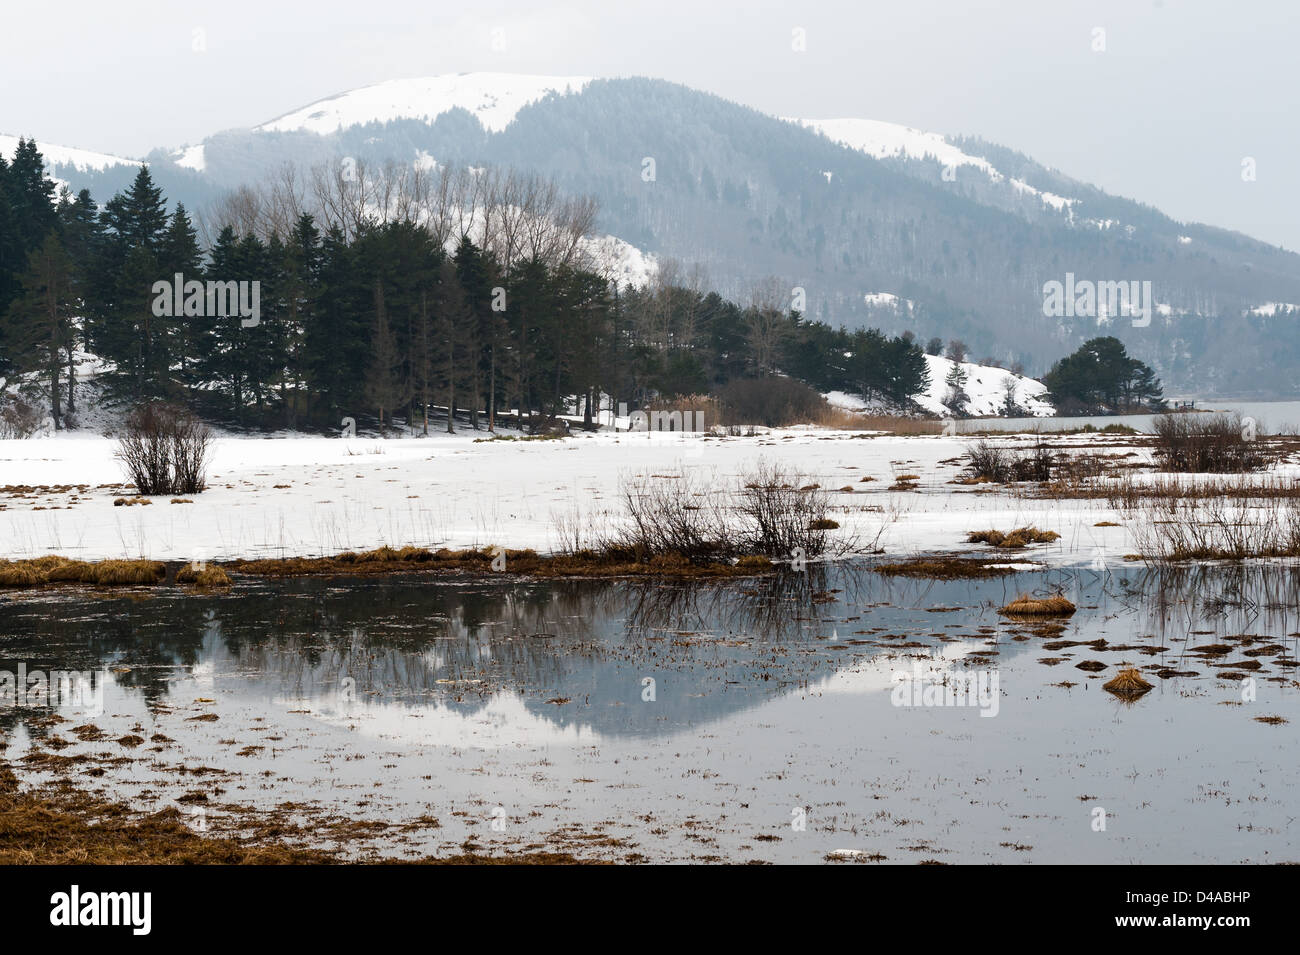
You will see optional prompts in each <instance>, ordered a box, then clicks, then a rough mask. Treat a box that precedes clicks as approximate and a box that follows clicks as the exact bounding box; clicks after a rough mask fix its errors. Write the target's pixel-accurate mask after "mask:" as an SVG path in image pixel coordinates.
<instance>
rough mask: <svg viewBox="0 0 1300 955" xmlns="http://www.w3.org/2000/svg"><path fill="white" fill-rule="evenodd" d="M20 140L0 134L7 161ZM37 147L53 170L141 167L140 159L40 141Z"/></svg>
mask: <svg viewBox="0 0 1300 955" xmlns="http://www.w3.org/2000/svg"><path fill="white" fill-rule="evenodd" d="M19 138H20V137H18V136H7V135H5V134H4V133H0V153H3V154H4V156H5V158H6V159H10V158H12V157H13V154H14V152H15V150H17V149H18V140H19ZM36 146H37V148H38V149H40V151H41V155H42V156H44V157H45V165H46V166H47V167H48V168H50V169H52V170H58V171H72V172H80V173H86V172H103V171H104V170H106V169H110V168H112V167H113V166H133V167H136V168H138V167H139V166H140V160H138V159H125V158H123V157H122V156H112V155H109V154H108V153H97V152H93V151H91V150H89V149H77V148H75V147H72V146H58V145H55V144H53V143H46V142H41V141H39V140H38V141H37V143H36ZM56 178H57V177H56Z"/></svg>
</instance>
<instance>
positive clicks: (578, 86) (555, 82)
mask: <svg viewBox="0 0 1300 955" xmlns="http://www.w3.org/2000/svg"><path fill="white" fill-rule="evenodd" d="M590 81H591V78H590V77H586V76H536V75H529V74H522V73H458V74H455V75H448V76H425V77H418V78H416V79H407V80H390V81H388V82H387V83H379V84H377V85H375V86H366V87H362V88H361V89H357V90H352V91H350V92H347V93H340V94H339V95H337V96H332V97H330V98H328V99H323V100H318V101H317V102H315V103H312V104H311V105H309V106H304V107H303V108H302V109H298V110H294V111H293V112H291V113H286V114H285V115H284V116H281V117H279V118H278V119H273V120H271V121H270V122H268V123H263V124H262V125H261V126H257V127H255V128H256V129H257V130H259V131H263V132H287V131H290V130H305V131H307V132H312V133H320V134H322V135H323V134H328V133H333V132H337V131H338V130H340V129H346V128H347V127H349V126H355V125H358V124H362V123H369V122H374V121H378V122H389V121H391V120H395V119H420V120H424V121H425V122H430V123H431V122H433V121H434V120H435V119H437V118H438V117H439V116H441V115H442V114H443V113H445V112H447V111H448V110H451V109H454V108H456V107H458V106H459V107H460V108H462V109H465V110H468V111H469V112H470V113H472V114H473V115H474V116H476V117H477V118H478V120H479V122H480V123H482V124H483V127H484V128H485V129H487V130H489V131H490V132H494V133H499V132H500V131H501V130H503V129H505V128H506V127H507V126H509V125H510V123H511V122H513V120H514V118H515V115H516V114H517V113H518V112H519V111H520V110H521V109H523V108H524V107H525V106H527V105H528V104H529V103H535V102H536V101H537V100H539V99H542V98H543V97H544V96H546V95H547V94H548V93H553V92H554V93H577V92H580V91H581V90H582V88H583V87H585V86H586V85H587V84H588V83H589V82H590Z"/></svg>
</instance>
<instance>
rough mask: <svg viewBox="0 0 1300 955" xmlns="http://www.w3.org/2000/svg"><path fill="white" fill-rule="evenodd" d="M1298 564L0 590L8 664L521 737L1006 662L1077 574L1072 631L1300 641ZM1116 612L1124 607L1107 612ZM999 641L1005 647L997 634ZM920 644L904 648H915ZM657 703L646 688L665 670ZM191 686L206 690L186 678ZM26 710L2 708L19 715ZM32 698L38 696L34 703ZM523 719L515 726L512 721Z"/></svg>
mask: <svg viewBox="0 0 1300 955" xmlns="http://www.w3.org/2000/svg"><path fill="white" fill-rule="evenodd" d="M1298 585H1300V568H1297V567H1278V566H1265V565H1238V566H1221V567H1192V568H1148V567H1142V566H1134V567H1127V568H1124V569H1122V570H1120V571H1118V572H1115V573H1100V572H1093V571H1089V570H1078V569H1065V570H1055V571H1051V572H1048V573H1036V574H1015V575H1012V576H1009V577H1006V578H997V579H991V580H957V581H934V580H912V579H904V578H890V577H884V576H882V575H880V574H877V573H875V572H874V571H873V570H872V569H871V567H870V565H868V564H844V565H816V564H813V565H809V566H808V569H807V571H806V572H802V573H783V574H779V575H775V576H772V577H766V578H756V579H753V580H745V581H725V582H705V583H699V582H691V583H686V584H683V583H666V582H657V581H630V580H620V581H559V582H520V581H511V582H500V583H495V582H481V581H474V582H467V581H445V580H439V581H430V580H427V579H391V580H356V581H338V580H333V581H323V580H290V581H282V582H276V583H274V584H254V585H244V586H241V587H240V588H238V589H236V591H234V592H233V593H230V594H226V595H212V596H179V595H174V594H170V595H169V594H164V595H158V596H151V597H149V598H147V599H140V598H139V597H134V596H131V597H128V596H120V595H119V596H107V597H105V596H95V597H87V596H85V595H84V594H72V593H70V592H58V593H51V594H49V595H40V596H37V597H34V598H27V599H14V600H9V601H7V602H4V603H0V633H3V634H4V636H3V638H2V642H0V669H7V670H10V671H13V670H15V669H16V667H17V666H18V664H19V663H25V664H26V666H27V667H28V669H29V670H30V669H36V668H44V669H47V670H48V669H70V670H98V669H100V668H107V670H108V671H109V672H110V674H111V678H112V680H113V683H114V684H115V686H116V688H117V689H118V690H119V691H120V692H122V693H127V694H132V695H137V696H139V697H140V698H141V699H142V700H143V701H144V702H145V704H146V706H147V708H149V709H150V710H155V709H158V708H165V707H166V706H168V705H169V703H170V702H171V697H172V694H173V690H174V689H175V688H176V687H177V686H178V685H182V684H183V685H184V690H183V692H184V694H191V693H192V692H194V691H196V690H197V691H199V692H209V691H210V692H211V693H213V694H215V693H217V692H218V691H222V692H228V693H229V692H236V693H238V694H239V695H240V696H241V697H244V698H249V699H252V700H260V701H263V702H265V703H269V704H271V705H272V706H274V707H277V708H281V709H287V710H300V711H310V712H312V713H313V714H314V715H315V716H316V717H317V718H320V719H323V720H333V721H339V722H342V723H348V722H349V721H353V722H356V721H357V720H358V719H360V716H361V714H367V715H366V719H367V720H368V721H369V726H370V728H371V729H373V730H374V731H375V732H389V733H396V734H397V735H399V736H400V735H402V733H403V732H411V730H410V727H409V726H408V727H407V729H406V730H402V729H400V728H399V727H398V724H400V723H401V722H402V721H403V719H405V718H406V717H409V716H411V715H412V714H411V711H415V715H416V718H420V719H424V720H425V722H424V723H423V724H422V726H423V727H425V728H424V729H422V730H421V731H420V732H419V734H418V735H419V736H420V737H421V738H422V739H425V740H432V739H437V738H438V735H439V732H440V730H439V729H438V727H439V726H442V730H441V732H443V733H444V735H446V736H447V737H448V739H449V740H450V739H454V740H455V741H456V742H460V743H463V742H466V740H468V739H473V738H477V739H479V740H480V741H482V740H485V739H487V737H485V736H483V735H482V734H481V733H478V731H477V730H476V731H475V732H472V733H466V732H461V731H453V730H452V729H450V727H452V726H453V725H459V724H458V722H457V721H462V722H463V721H464V720H465V719H466V718H467V717H474V718H475V720H474V725H475V726H480V727H481V726H482V725H484V722H485V720H486V721H487V723H490V724H491V725H495V726H497V727H498V728H499V729H501V730H502V733H501V738H502V739H505V740H508V741H511V742H518V741H524V742H526V741H528V740H529V739H530V738H536V739H542V738H552V737H553V736H554V735H555V734H554V733H553V732H552V729H554V730H555V731H557V732H559V734H560V736H559V737H556V738H561V737H562V738H565V739H569V740H571V741H577V740H585V739H591V738H594V737H593V735H592V734H594V735H595V736H597V737H608V736H620V735H634V736H635V735H646V734H659V735H662V734H665V733H669V732H673V731H676V730H677V729H679V728H681V727H683V726H690V725H695V724H698V723H701V722H709V721H716V720H719V719H722V718H724V717H726V716H728V715H729V714H732V713H735V712H737V711H738V710H741V709H744V708H747V707H753V706H757V705H760V704H762V703H763V702H764V701H765V700H767V699H770V698H771V697H773V696H774V695H779V694H782V693H786V692H790V691H792V690H798V689H807V688H810V687H817V688H821V689H825V690H838V691H846V690H848V689H850V688H856V689H857V690H858V691H862V692H865V691H866V690H867V689H868V688H874V689H881V688H886V687H887V686H888V684H889V676H890V674H891V673H892V672H894V671H895V670H896V669H897V668H898V667H900V666H910V665H911V664H910V662H908V661H909V660H910V659H913V658H926V659H929V660H931V661H933V662H934V663H935V664H936V665H941V666H943V667H948V668H951V667H955V666H968V665H979V666H985V667H997V666H999V665H1001V664H1002V663H1003V662H1005V661H1007V660H1008V659H1011V658H1014V657H1016V656H1017V655H1019V654H1021V653H1024V652H1026V651H1028V650H1030V649H1036V648H1037V641H1035V640H1030V639H1027V638H1025V637H1024V636H1023V635H1020V636H1018V637H1017V636H1016V634H1017V633H1018V631H1017V630H1016V628H1015V625H1014V624H1012V623H1009V622H1007V621H1005V620H1003V619H1002V618H1000V617H999V616H998V615H997V613H996V608H997V607H999V606H1001V605H1002V604H1004V603H1006V602H1007V601H1008V600H1010V599H1011V598H1012V597H1014V596H1015V595H1016V594H1018V593H1020V592H1023V591H1038V592H1050V591H1053V590H1060V591H1063V592H1067V593H1069V594H1071V595H1072V596H1073V597H1074V599H1075V600H1076V602H1077V603H1079V605H1080V612H1079V613H1078V614H1076V616H1075V617H1074V618H1072V619H1071V620H1070V621H1069V623H1068V625H1067V631H1066V634H1065V635H1066V636H1067V637H1073V638H1075V639H1092V638H1095V637H1097V636H1098V635H1100V634H1103V633H1109V636H1110V637H1111V638H1112V642H1115V641H1114V632H1113V625H1114V623H1115V622H1116V621H1120V622H1122V629H1123V631H1124V634H1125V636H1124V639H1125V640H1126V641H1128V642H1130V643H1132V642H1133V641H1135V640H1145V641H1148V642H1149V643H1150V644H1151V645H1152V646H1156V645H1160V646H1164V647H1168V648H1170V651H1169V652H1170V653H1172V654H1175V655H1176V654H1178V653H1179V652H1181V650H1185V649H1186V648H1187V646H1188V645H1189V641H1191V642H1200V643H1206V642H1209V641H1210V640H1211V638H1210V637H1209V636H1206V634H1219V635H1229V634H1241V633H1253V632H1258V633H1261V634H1267V635H1269V636H1270V639H1275V640H1280V641H1282V642H1283V645H1284V646H1286V647H1287V648H1288V651H1287V653H1286V654H1284V655H1283V656H1282V660H1283V661H1285V659H1286V657H1287V656H1290V657H1294V651H1295V636H1294V635H1295V633H1296V631H1297V630H1298V629H1300V627H1298V626H1297V621H1296V619H1295V617H1296V612H1297V603H1298V602H1300V587H1298ZM1108 628H1112V629H1109V630H1108ZM989 646H992V647H994V648H995V649H989ZM900 661H901V662H900ZM648 687H652V689H651V695H652V696H653V698H654V700H655V702H657V703H660V704H663V705H660V706H657V707H646V706H642V705H639V704H641V703H643V702H645V700H646V694H647V688H648ZM186 702H188V699H187V700H186ZM24 715H25V711H23V710H19V709H13V708H7V709H0V726H12V725H13V723H14V722H15V721H16V720H19V719H21V718H22V717H23V716H24ZM26 715H30V714H26ZM507 726H509V727H510V730H509V732H505V727H507Z"/></svg>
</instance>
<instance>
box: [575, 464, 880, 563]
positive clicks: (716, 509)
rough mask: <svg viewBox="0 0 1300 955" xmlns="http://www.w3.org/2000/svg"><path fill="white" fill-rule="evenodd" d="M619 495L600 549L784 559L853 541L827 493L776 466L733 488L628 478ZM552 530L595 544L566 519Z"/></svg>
mask: <svg viewBox="0 0 1300 955" xmlns="http://www.w3.org/2000/svg"><path fill="white" fill-rule="evenodd" d="M622 496H623V501H624V505H625V509H626V517H625V519H624V521H623V522H622V526H621V527H620V528H619V529H618V530H616V531H614V532H613V533H612V534H610V535H607V536H605V537H604V539H603V540H602V541H601V543H600V544H599V549H600V550H603V551H605V552H607V553H621V554H625V555H626V556H629V557H633V558H635V559H637V560H648V559H652V558H654V557H661V556H666V555H680V556H681V557H683V558H685V559H687V560H689V561H692V562H694V563H704V562H708V561H716V560H723V559H730V558H735V557H744V556H749V555H755V556H760V555H761V556H764V557H769V558H773V559H777V560H788V559H790V558H792V557H799V556H802V557H805V558H816V557H821V556H824V555H826V554H828V553H834V554H836V555H839V554H844V553H848V552H849V551H850V550H852V549H854V547H855V546H856V538H854V537H852V536H846V535H844V534H842V533H840V534H835V535H832V532H833V531H837V530H838V528H839V524H838V522H836V521H834V520H831V519H830V517H829V511H830V497H829V495H828V494H826V493H825V492H823V491H822V490H821V489H820V488H819V487H818V486H817V485H816V484H812V483H810V482H809V480H808V478H807V477H806V476H804V475H801V474H797V473H795V472H787V471H785V470H783V469H781V468H780V467H777V466H774V465H768V464H759V466H758V467H757V468H756V469H755V470H754V471H753V472H751V473H750V474H747V475H744V476H742V477H741V478H740V481H739V486H738V487H736V488H733V489H731V490H728V489H726V488H723V487H719V486H718V485H716V484H712V483H709V482H707V481H705V480H703V479H702V478H701V477H699V476H698V475H697V474H693V473H691V472H688V471H681V472H678V473H677V474H672V475H662V474H661V475H651V476H648V477H637V478H633V479H627V480H625V481H624V482H623V485H622ZM557 530H558V533H559V536H560V538H561V541H562V543H563V544H564V545H565V546H567V547H570V548H571V549H573V550H578V549H583V548H587V549H590V548H593V547H595V546H597V545H596V544H595V541H594V540H593V539H592V537H591V536H586V537H584V536H582V535H581V534H579V533H578V532H577V531H576V529H575V528H574V527H573V526H572V525H571V523H570V522H567V521H566V522H561V523H560V524H559V526H558V528H557ZM882 533H883V528H882ZM879 537H880V534H877V535H876V540H877V541H878V540H879Z"/></svg>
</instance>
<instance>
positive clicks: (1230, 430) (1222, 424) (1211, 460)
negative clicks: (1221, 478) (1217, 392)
mask: <svg viewBox="0 0 1300 955" xmlns="http://www.w3.org/2000/svg"><path fill="white" fill-rule="evenodd" d="M1242 425H1243V422H1242V418H1241V416H1240V415H1238V414H1231V415H1229V414H1214V415H1208V414H1171V415H1162V416H1160V417H1159V418H1157V419H1156V425H1155V456H1156V461H1157V462H1158V463H1159V465H1160V466H1161V468H1163V469H1164V470H1166V471H1175V472H1179V473H1197V474H1199V473H1238V472H1242V471H1258V470H1259V469H1260V468H1262V467H1264V466H1265V465H1267V464H1268V463H1269V455H1268V454H1267V453H1266V452H1265V451H1264V449H1263V447H1262V446H1261V445H1260V444H1257V443H1256V442H1255V441H1253V440H1248V439H1247V437H1246V429H1244V428H1243V426H1242Z"/></svg>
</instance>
